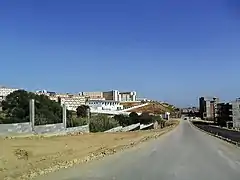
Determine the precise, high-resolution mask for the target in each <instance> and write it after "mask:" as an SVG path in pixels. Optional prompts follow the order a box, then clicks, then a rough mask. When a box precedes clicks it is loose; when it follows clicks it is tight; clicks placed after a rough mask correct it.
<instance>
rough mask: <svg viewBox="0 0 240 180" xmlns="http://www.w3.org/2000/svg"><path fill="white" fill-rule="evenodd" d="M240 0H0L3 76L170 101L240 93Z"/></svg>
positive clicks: (2, 79)
mask: <svg viewBox="0 0 240 180" xmlns="http://www.w3.org/2000/svg"><path fill="white" fill-rule="evenodd" d="M239 5H240V3H239V0H144V1H143V0H41V1H33V0H21V1H19V0H11V1H9V0H1V1H0V66H1V70H0V84H2V85H6V86H10V87H21V88H25V89H27V90H36V89H48V90H51V91H58V92H79V91H102V90H111V89H118V90H126V91H127V90H135V91H137V92H138V93H139V95H140V96H142V97H148V98H152V99H157V100H164V101H169V102H171V103H174V104H176V105H181V106H185V105H190V104H197V98H198V97H199V96H202V95H217V96H219V97H220V98H221V99H224V100H234V99H235V98H236V97H238V96H239V93H240V83H239V79H240V13H239V12H240V11H239Z"/></svg>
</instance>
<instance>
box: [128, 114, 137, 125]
mask: <svg viewBox="0 0 240 180" xmlns="http://www.w3.org/2000/svg"><path fill="white" fill-rule="evenodd" d="M129 121H130V123H131V124H137V123H139V116H138V114H137V113H136V112H131V113H130V114H129Z"/></svg>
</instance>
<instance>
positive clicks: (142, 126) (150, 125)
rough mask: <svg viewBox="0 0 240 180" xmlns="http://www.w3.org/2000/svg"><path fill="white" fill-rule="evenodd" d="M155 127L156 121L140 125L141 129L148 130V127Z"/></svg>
mask: <svg viewBox="0 0 240 180" xmlns="http://www.w3.org/2000/svg"><path fill="white" fill-rule="evenodd" d="M153 128H154V123H151V124H146V125H145V124H141V125H140V130H147V129H153Z"/></svg>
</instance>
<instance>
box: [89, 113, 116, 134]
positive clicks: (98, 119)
mask: <svg viewBox="0 0 240 180" xmlns="http://www.w3.org/2000/svg"><path fill="white" fill-rule="evenodd" d="M117 126H119V123H118V121H116V120H115V119H114V118H110V117H108V116H107V115H102V114H100V115H97V116H94V117H92V118H91V119H90V124H89V129H90V132H104V131H106V130H109V129H112V128H114V127H117Z"/></svg>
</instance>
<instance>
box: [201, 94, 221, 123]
mask: <svg viewBox="0 0 240 180" xmlns="http://www.w3.org/2000/svg"><path fill="white" fill-rule="evenodd" d="M218 102H219V98H217V97H201V98H199V114H200V117H201V119H205V120H215V117H216V116H217V104H218Z"/></svg>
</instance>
